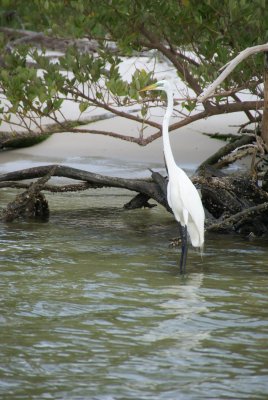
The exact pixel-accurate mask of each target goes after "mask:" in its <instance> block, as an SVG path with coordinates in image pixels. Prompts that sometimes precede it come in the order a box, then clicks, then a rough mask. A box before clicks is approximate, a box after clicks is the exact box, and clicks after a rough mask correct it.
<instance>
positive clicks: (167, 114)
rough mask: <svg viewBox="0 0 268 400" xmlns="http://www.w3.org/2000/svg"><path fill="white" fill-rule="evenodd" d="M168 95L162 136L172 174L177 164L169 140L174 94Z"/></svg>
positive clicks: (169, 93)
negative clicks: (172, 169)
mask: <svg viewBox="0 0 268 400" xmlns="http://www.w3.org/2000/svg"><path fill="white" fill-rule="evenodd" d="M166 94H167V109H166V112H165V115H164V119H163V124H162V135H163V147H164V155H165V160H166V165H167V169H168V172H170V170H171V167H172V166H173V165H174V164H176V163H175V160H174V157H173V154H172V150H171V146H170V140H169V133H168V126H169V120H170V117H171V115H172V111H173V94H172V93H171V92H166Z"/></svg>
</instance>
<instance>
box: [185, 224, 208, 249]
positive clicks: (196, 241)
mask: <svg viewBox="0 0 268 400" xmlns="http://www.w3.org/2000/svg"><path fill="white" fill-rule="evenodd" d="M188 233H189V236H190V239H191V243H192V245H193V246H194V247H199V248H200V251H201V254H202V252H203V246H204V234H203V232H202V231H199V230H198V229H197V227H196V225H195V223H194V222H193V221H189V223H188Z"/></svg>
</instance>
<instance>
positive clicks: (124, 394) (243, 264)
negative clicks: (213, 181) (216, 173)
mask: <svg viewBox="0 0 268 400" xmlns="http://www.w3.org/2000/svg"><path fill="white" fill-rule="evenodd" d="M100 193H101V192H100V191H96V192H94V195H92V194H90V195H89V194H88V193H87V192H84V193H82V194H81V195H77V194H75V195H73V196H72V195H68V196H67V195H66V196H64V195H60V196H56V195H54V196H52V195H49V202H50V205H51V219H50V221H49V222H48V223H46V224H38V223H22V222H16V223H12V224H6V225H1V226H0V275H1V280H0V296H1V312H0V322H1V343H0V352H1V358H0V359H1V361H0V368H1V377H0V394H1V397H2V398H3V399H4V398H12V399H15V400H16V399H49V398H52V399H56V398H57V399H86V398H88V399H99V400H100V399H102V400H103V399H105V400H107V399H160V400H161V399H165V400H166V399H186V400H188V399H220V398H226V399H228V398H229V399H238V398H239V399H266V398H267V397H268V383H267V382H268V379H267V378H268V377H267V371H268V354H267V353H268V350H267V340H268V307H267V305H268V304H267V303H268V294H267V283H268V269H267V265H268V262H267V261H268V260H267V258H268V256H267V251H266V246H267V241H266V239H263V241H260V240H259V241H256V242H254V241H253V242H248V241H245V240H243V239H241V238H238V237H235V236H234V237H231V238H230V237H226V236H219V237H216V236H215V235H213V237H211V236H208V237H207V244H206V249H205V253H204V255H203V260H202V259H201V258H200V255H199V254H198V253H196V252H195V251H194V249H192V250H190V251H189V264H188V274H187V276H186V277H181V276H180V275H178V273H177V272H178V266H177V262H178V259H179V257H178V250H177V249H170V248H169V247H168V240H169V238H172V237H174V236H176V229H177V225H176V223H174V221H173V219H172V217H171V216H169V215H168V214H167V213H165V212H164V211H163V210H162V209H161V208H160V207H157V208H154V209H151V210H136V211H126V210H123V209H122V208H121V206H122V204H124V203H125V202H126V201H128V199H129V194H128V193H127V192H124V191H122V192H121V191H120V192H118V191H113V190H107V191H106V192H105V193H106V196H105V197H103V196H102V195H101V196H100ZM101 194H102V193H101ZM5 195H6V197H8V196H9V195H10V192H6V194H5ZM107 200H109V201H107ZM63 207H64V208H63Z"/></svg>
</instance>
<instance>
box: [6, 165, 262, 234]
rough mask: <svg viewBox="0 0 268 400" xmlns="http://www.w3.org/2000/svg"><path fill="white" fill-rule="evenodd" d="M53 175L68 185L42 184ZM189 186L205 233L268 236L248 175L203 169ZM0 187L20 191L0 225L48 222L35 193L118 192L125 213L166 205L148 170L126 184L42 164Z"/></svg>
mask: <svg viewBox="0 0 268 400" xmlns="http://www.w3.org/2000/svg"><path fill="white" fill-rule="evenodd" d="M53 176H57V177H64V178H68V179H71V181H70V183H69V182H68V183H66V182H65V183H64V184H61V185H58V184H57V185H55V184H48V180H49V179H50V178H51V177H53ZM29 179H30V180H33V179H34V180H36V179H37V180H36V181H34V183H33V182H24V181H25V180H29ZM74 180H75V181H79V183H75V182H74ZM193 182H194V184H195V185H196V186H198V188H199V189H200V190H201V193H202V202H203V205H204V207H205V210H206V211H207V218H206V230H207V231H213V232H215V231H217V232H225V233H228V232H238V233H241V234H244V235H249V234H254V235H257V236H259V235H263V234H266V233H267V232H268V193H267V192H266V191H265V190H263V189H262V188H261V187H259V186H258V185H257V183H256V181H255V180H253V179H252V178H251V177H250V176H245V175H243V176H242V175H241V176H239V175H231V176H227V175H226V176H225V175H224V174H223V173H222V172H219V171H217V170H213V169H212V168H208V169H206V170H204V169H203V171H202V175H200V176H195V177H194V178H193ZM1 187H2V188H3V187H11V188H16V189H19V188H22V189H26V191H25V192H23V193H22V194H19V195H18V196H17V198H16V199H15V201H14V202H12V203H10V204H9V205H8V206H7V207H6V209H5V210H3V211H2V215H1V220H2V221H5V222H10V221H12V220H14V219H15V218H18V217H20V218H29V217H31V218H39V219H40V218H41V219H45V218H48V206H47V203H46V200H45V198H44V195H43V193H41V191H50V192H58V193H60V192H67V191H81V190H90V189H97V188H102V187H117V188H124V189H128V190H130V191H133V192H135V195H134V197H133V198H132V200H131V201H129V202H128V203H127V204H125V205H122V206H124V208H125V209H128V210H130V209H135V208H141V207H149V208H151V207H154V206H155V205H156V204H151V203H149V199H152V200H154V201H156V202H157V203H158V204H161V205H162V206H164V207H165V208H166V210H167V211H169V212H170V208H169V206H168V204H167V200H166V188H167V178H166V177H164V176H162V175H161V174H159V173H158V172H154V171H151V177H150V178H147V179H126V178H118V177H110V176H105V175H100V174H95V173H92V172H88V171H84V170H81V169H75V168H70V167H67V166H63V165H52V166H51V165H47V166H41V167H36V168H29V169H24V170H20V171H14V172H9V173H6V174H2V175H0V188H1ZM40 210H41V211H40Z"/></svg>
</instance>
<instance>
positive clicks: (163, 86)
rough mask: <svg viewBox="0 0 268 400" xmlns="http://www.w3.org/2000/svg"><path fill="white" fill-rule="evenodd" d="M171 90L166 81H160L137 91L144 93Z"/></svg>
mask: <svg viewBox="0 0 268 400" xmlns="http://www.w3.org/2000/svg"><path fill="white" fill-rule="evenodd" d="M170 88H171V86H170V83H169V82H168V81H165V80H162V81H158V82H155V83H153V84H152V85H149V86H145V88H143V89H141V90H139V91H140V92H145V91H146V90H165V91H168V90H169V89H170Z"/></svg>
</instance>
